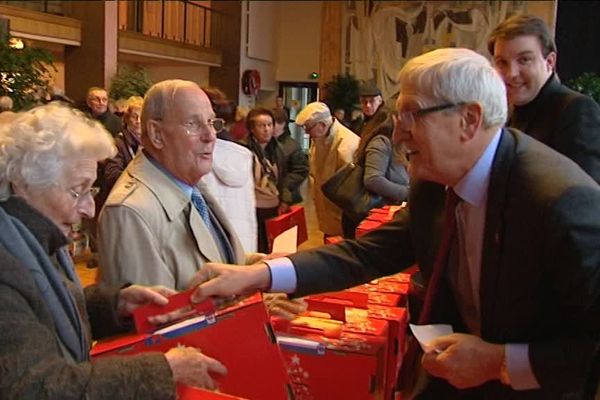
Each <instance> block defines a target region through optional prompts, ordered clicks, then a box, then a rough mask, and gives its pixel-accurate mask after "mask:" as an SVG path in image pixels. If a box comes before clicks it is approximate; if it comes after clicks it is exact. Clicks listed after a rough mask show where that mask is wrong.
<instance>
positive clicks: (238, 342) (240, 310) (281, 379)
mask: <svg viewBox="0 0 600 400" xmlns="http://www.w3.org/2000/svg"><path fill="white" fill-rule="evenodd" d="M190 294H191V291H188V292H183V293H179V294H177V295H175V296H172V297H170V298H169V304H168V305H167V306H165V307H160V306H155V305H149V306H144V307H140V308H138V309H137V310H136V312H135V315H134V316H135V319H136V326H138V327H139V329H141V330H142V332H141V333H136V334H132V335H127V336H122V337H117V338H113V339H108V340H105V341H101V342H100V343H98V344H97V345H96V346H94V348H93V349H92V351H91V355H92V357H100V356H105V355H109V354H136V353H141V352H148V351H159V352H166V351H168V350H169V349H171V348H173V347H176V346H178V345H184V346H191V347H197V348H199V349H201V350H202V352H203V353H204V354H206V355H207V356H209V357H212V358H215V359H217V360H219V361H220V362H222V363H223V364H224V365H225V366H226V367H227V370H228V373H227V375H225V376H217V375H215V376H213V378H214V379H215V380H216V381H217V382H218V386H219V389H220V390H222V391H223V392H224V393H228V394H231V395H235V396H241V397H246V398H249V399H280V400H287V398H288V391H289V390H290V389H289V387H288V379H287V374H286V371H285V367H284V364H283V359H282V357H281V354H280V352H279V349H278V347H277V345H276V343H275V337H274V335H273V332H272V330H271V328H270V324H269V318H268V315H267V312H266V310H265V307H264V304H263V303H262V298H261V296H260V295H258V294H257V295H254V296H252V297H250V298H247V299H246V300H244V301H242V302H240V303H238V304H236V305H235V306H232V307H229V308H227V309H223V310H219V311H217V312H214V309H213V312H214V313H211V312H206V311H207V310H208V309H210V307H207V305H206V303H201V304H200V305H197V306H195V307H196V310H204V311H203V312H204V313H205V314H204V315H198V314H196V315H195V316H193V318H188V319H187V320H185V321H183V322H180V323H177V324H173V325H171V326H169V327H167V328H164V329H159V330H157V331H154V332H143V330H145V329H147V325H146V324H145V323H144V320H145V319H146V318H147V317H148V316H149V315H156V314H164V313H166V312H169V311H172V310H177V309H179V308H182V307H181V306H182V305H186V306H189V305H190V302H189V296H190ZM188 317H189V316H188Z"/></svg>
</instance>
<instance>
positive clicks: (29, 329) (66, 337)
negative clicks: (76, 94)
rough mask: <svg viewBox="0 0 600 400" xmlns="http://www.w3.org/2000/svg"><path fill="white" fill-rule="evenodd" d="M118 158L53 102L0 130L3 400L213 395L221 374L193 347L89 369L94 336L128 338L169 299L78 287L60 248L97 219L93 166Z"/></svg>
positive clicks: (85, 121)
mask: <svg viewBox="0 0 600 400" xmlns="http://www.w3.org/2000/svg"><path fill="white" fill-rule="evenodd" d="M114 153H115V149H114V145H113V141H112V139H111V137H110V135H109V134H108V132H107V131H106V130H105V129H104V128H103V127H102V125H100V123H99V122H97V121H93V120H90V119H89V118H87V117H85V116H84V115H83V114H82V113H81V112H79V111H77V110H74V109H70V108H68V107H66V106H64V105H60V104H56V103H50V104H48V105H44V106H40V107H37V108H34V109H32V110H30V111H27V112H24V113H19V114H17V116H16V117H15V118H14V119H13V120H12V121H11V122H10V123H8V124H5V125H2V126H1V127H0V226H1V227H2V228H1V229H0V265H1V266H2V267H1V268H0V332H2V334H1V335H0V398H2V399H38V398H44V399H61V400H64V399H82V398H86V399H92V400H93V399H110V400H113V399H121V398H123V399H125V398H126V399H161V400H162V399H174V398H175V397H176V394H175V382H178V381H179V382H182V383H186V384H192V385H200V386H206V387H213V386H214V385H213V383H212V380H211V378H210V376H209V375H208V372H207V369H208V370H212V372H224V367H223V366H222V365H221V364H220V363H218V362H217V361H215V360H213V359H210V358H208V357H206V356H204V355H202V354H201V353H200V352H199V351H198V350H196V349H192V348H185V349H172V350H170V351H169V352H167V353H166V354H161V353H145V354H140V355H135V356H127V357H106V358H100V359H98V360H95V361H94V362H93V363H91V362H90V358H89V350H90V346H91V333H93V334H94V337H96V338H98V337H102V336H105V335H108V334H114V333H117V332H123V331H126V330H127V329H128V328H129V327H131V313H132V311H133V310H134V309H136V308H137V307H138V306H140V305H142V304H145V303H155V304H162V305H164V304H166V303H167V302H168V300H167V298H166V296H168V295H171V294H173V293H174V291H172V290H169V289H166V288H161V287H156V288H145V287H142V286H137V285H133V286H128V287H125V288H122V289H117V288H108V287H100V286H89V287H87V288H85V290H83V289H82V287H81V284H80V282H79V279H78V277H77V274H76V272H75V269H74V266H73V263H72V261H71V259H70V256H69V254H68V252H67V251H66V248H65V245H66V244H67V242H68V237H69V234H70V231H71V226H72V225H73V224H78V223H79V222H80V221H81V219H82V218H91V217H93V216H94V199H93V195H94V192H95V189H94V188H93V187H92V184H93V182H94V181H95V180H96V164H97V162H98V161H101V160H103V159H105V158H107V157H111V156H112V155H114ZM167 319H168V318H165V316H160V317H158V318H154V319H153V322H156V323H158V322H166V321H167ZM190 371H193V372H194V373H193V374H192V373H191V372H190Z"/></svg>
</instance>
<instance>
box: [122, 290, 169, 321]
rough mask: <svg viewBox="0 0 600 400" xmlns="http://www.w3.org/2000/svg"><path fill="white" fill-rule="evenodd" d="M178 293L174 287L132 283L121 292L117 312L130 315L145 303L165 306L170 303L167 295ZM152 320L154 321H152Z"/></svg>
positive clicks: (125, 315)
mask: <svg viewBox="0 0 600 400" xmlns="http://www.w3.org/2000/svg"><path fill="white" fill-rule="evenodd" d="M175 293H177V292H176V291H175V290H173V289H169V288H167V287H164V286H153V287H147V286H140V285H131V286H128V287H126V288H124V289H121V291H120V292H119V298H118V300H117V314H118V315H119V317H129V316H130V315H131V313H132V312H133V310H135V309H136V308H138V307H139V306H143V305H145V304H150V303H154V304H157V305H160V306H164V305H166V304H167V303H169V299H168V298H167V297H169V296H172V295H174V294H175ZM150 322H152V321H150Z"/></svg>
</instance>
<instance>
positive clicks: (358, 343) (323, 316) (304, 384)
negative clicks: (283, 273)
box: [272, 303, 389, 400]
mask: <svg viewBox="0 0 600 400" xmlns="http://www.w3.org/2000/svg"><path fill="white" fill-rule="evenodd" d="M312 308H313V310H312V311H309V312H307V313H306V314H305V315H302V316H299V317H297V318H295V319H294V320H292V321H287V320H284V319H281V318H276V317H274V318H272V324H273V329H274V330H275V332H276V335H277V342H278V343H279V346H280V349H281V352H282V354H283V356H284V359H285V360H286V361H287V368H288V374H289V379H290V382H291V386H292V390H293V392H294V398H295V399H296V400H319V399H345V400H371V399H372V400H376V399H383V398H384V396H385V373H386V370H387V362H388V353H389V349H388V345H389V344H388V337H389V326H388V323H387V321H384V320H377V319H369V318H364V319H354V320H353V321H346V318H345V307H344V306H343V305H339V304H333V303H319V304H316V303H315V304H313V307H312ZM335 308H337V311H334V310H333V309H335ZM315 309H318V310H321V311H316V310H315ZM324 310H327V311H328V312H324Z"/></svg>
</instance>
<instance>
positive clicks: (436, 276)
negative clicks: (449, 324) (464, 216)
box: [397, 188, 460, 398]
mask: <svg viewBox="0 0 600 400" xmlns="http://www.w3.org/2000/svg"><path fill="white" fill-rule="evenodd" d="M459 200H460V198H459V197H458V196H457V195H456V193H455V192H454V190H452V188H449V189H448V190H447V191H446V205H445V207H444V228H443V229H444V230H443V232H442V240H441V242H440V247H439V249H438V252H437V255H436V258H435V262H434V264H433V271H432V273H431V278H430V279H429V284H428V285H427V291H426V292H425V301H424V304H423V308H422V310H421V315H420V316H419V322H418V323H419V325H425V324H427V323H428V322H429V316H430V314H431V307H432V304H433V302H434V300H435V298H436V296H437V292H438V291H439V287H440V281H441V280H442V277H443V276H444V270H445V269H446V265H447V264H448V256H449V253H450V247H451V244H452V240H453V236H454V234H455V232H456V217H455V210H456V206H457V205H458V202H459ZM420 355H421V347H420V346H419V343H418V342H417V340H416V339H415V338H413V337H412V336H409V339H408V342H407V347H406V353H405V354H404V358H403V360H402V367H401V368H400V373H399V374H398V382H397V387H398V389H399V390H400V391H401V393H402V394H403V396H404V397H407V398H412V396H414V395H415V393H418V391H419V389H418V387H420V385H421V384H422V380H423V379H424V378H423V377H424V375H425V372H424V370H423V368H422V367H421V357H420Z"/></svg>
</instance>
